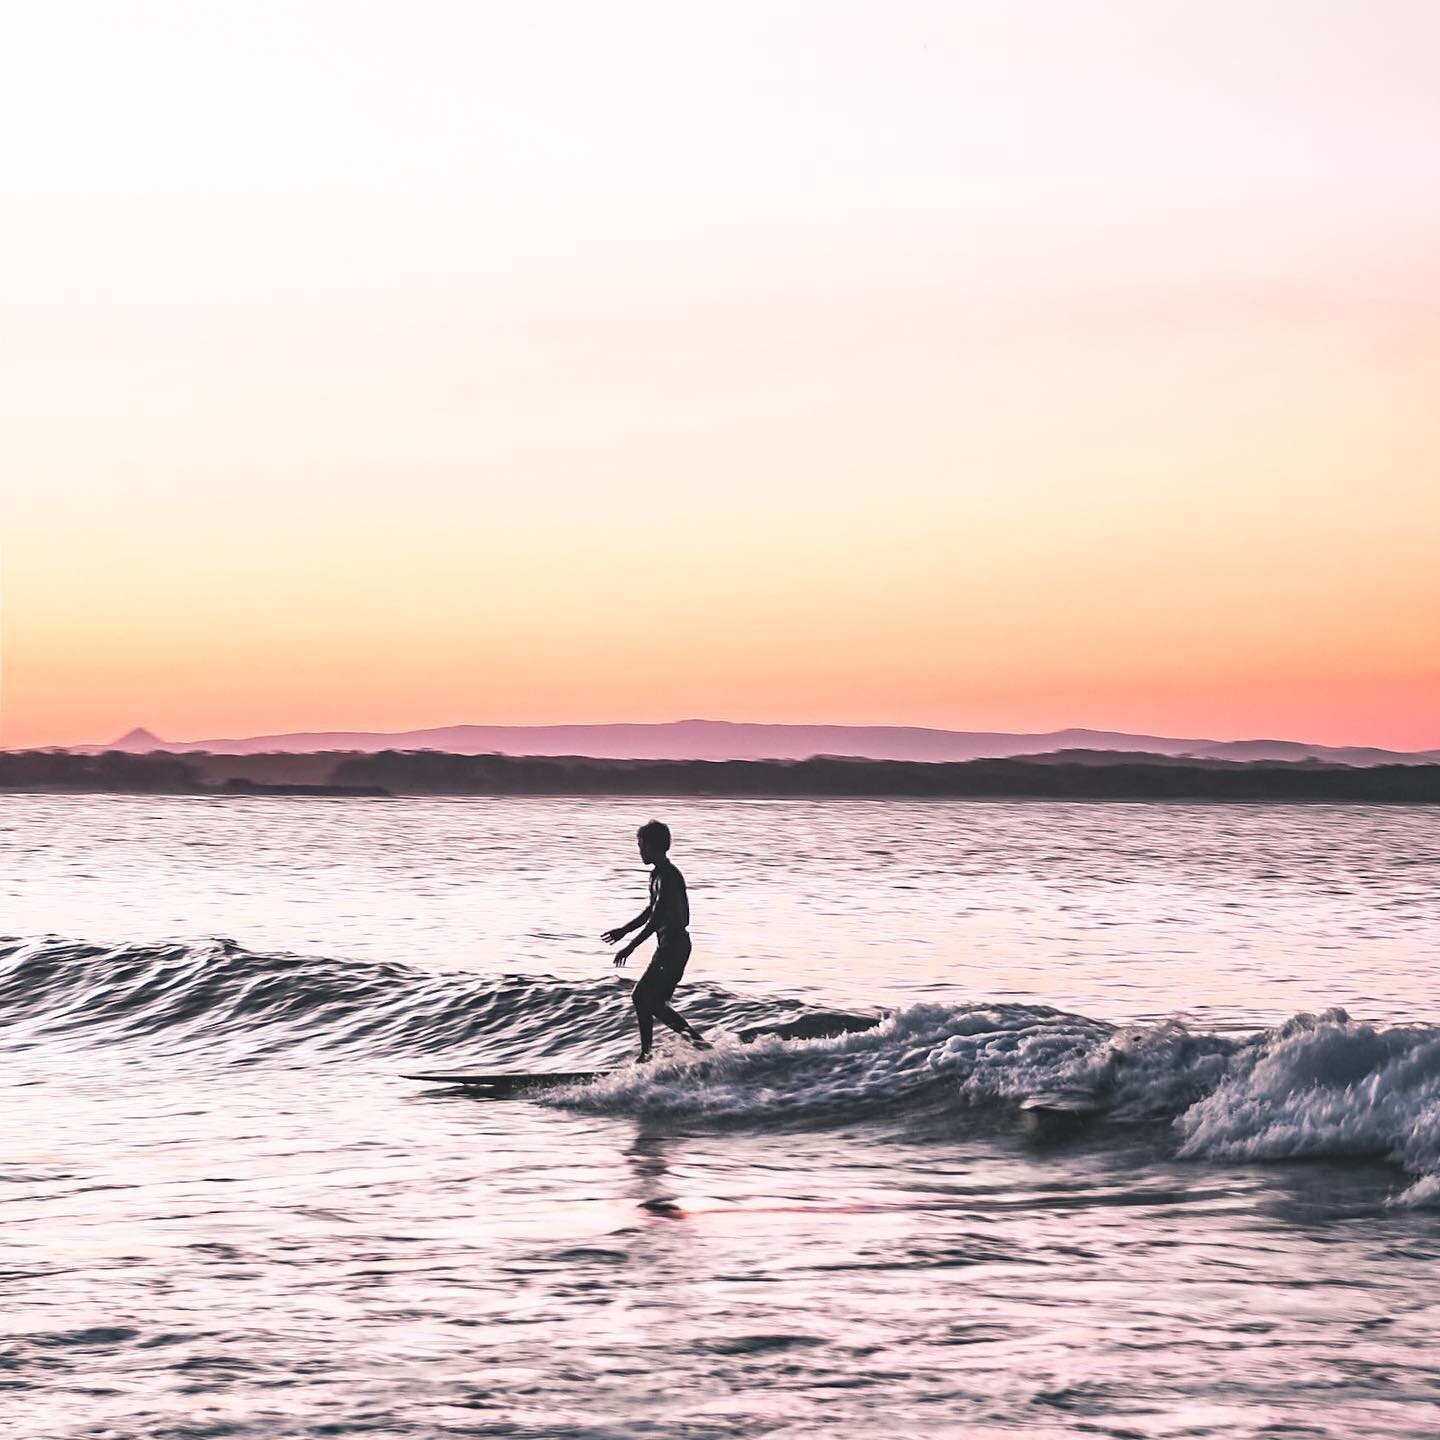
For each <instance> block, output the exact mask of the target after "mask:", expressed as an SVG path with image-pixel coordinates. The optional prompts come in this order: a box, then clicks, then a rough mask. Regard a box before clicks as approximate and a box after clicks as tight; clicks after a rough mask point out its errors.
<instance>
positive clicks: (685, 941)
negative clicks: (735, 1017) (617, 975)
mask: <svg viewBox="0 0 1440 1440" xmlns="http://www.w3.org/2000/svg"><path fill="white" fill-rule="evenodd" d="M689 959H690V937H689V936H688V935H683V936H681V937H680V938H679V939H678V940H675V941H673V942H671V943H670V944H669V945H664V946H661V947H659V948H658V949H657V950H656V951H655V959H654V960H653V961H652V962H651V965H650V969H649V970H648V971H646V973H645V979H644V981H643V982H642V985H641V988H643V990H644V991H645V1000H646V1004H647V1006H648V1008H649V1010H650V1013H651V1014H652V1015H653V1016H654V1017H655V1018H656V1019H657V1020H659V1021H660V1023H661V1024H662V1025H667V1026H669V1028H670V1029H671V1030H673V1031H674V1032H675V1033H676V1034H677V1035H683V1036H684V1037H685V1038H686V1039H687V1040H688V1041H689V1042H690V1043H691V1044H692V1045H693V1046H695V1048H696V1049H697V1050H708V1049H709V1048H710V1046H709V1045H708V1044H707V1043H706V1041H705V1040H704V1039H703V1038H702V1036H701V1034H700V1032H699V1031H698V1030H697V1029H696V1028H695V1027H694V1026H693V1025H692V1024H691V1023H690V1022H689V1021H688V1020H687V1019H686V1018H685V1017H684V1016H683V1015H681V1014H680V1013H679V1012H678V1011H676V1010H673V1009H671V1007H670V997H671V996H672V995H673V994H674V993H675V987H676V986H677V985H679V983H680V981H681V980H682V979H683V978H684V976H685V965H686V963H687V962H688V961H689Z"/></svg>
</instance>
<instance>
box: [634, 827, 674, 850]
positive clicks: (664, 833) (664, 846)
mask: <svg viewBox="0 0 1440 1440" xmlns="http://www.w3.org/2000/svg"><path fill="white" fill-rule="evenodd" d="M635 838H636V839H637V840H639V841H640V842H641V844H644V842H645V841H647V840H653V841H654V842H655V844H656V845H658V846H659V847H660V848H661V850H668V849H669V848H670V827H669V826H668V825H667V824H666V823H665V822H664V821H663V820H647V821H646V822H645V823H644V824H643V825H642V826H641V827H640V828H639V829H638V830H637V831H636V832H635Z"/></svg>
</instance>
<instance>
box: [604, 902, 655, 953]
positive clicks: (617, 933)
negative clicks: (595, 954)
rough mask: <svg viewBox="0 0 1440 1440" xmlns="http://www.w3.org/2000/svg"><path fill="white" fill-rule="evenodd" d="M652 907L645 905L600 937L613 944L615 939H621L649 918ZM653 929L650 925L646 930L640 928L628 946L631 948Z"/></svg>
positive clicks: (608, 943)
mask: <svg viewBox="0 0 1440 1440" xmlns="http://www.w3.org/2000/svg"><path fill="white" fill-rule="evenodd" d="M654 908H655V907H654V906H653V905H647V906H646V907H645V908H644V909H643V910H642V911H641V912H640V913H639V914H638V915H637V916H636V917H635V918H634V919H633V920H630V921H627V922H626V923H625V924H624V925H617V926H616V927H615V928H614V929H613V930H607V931H606V932H605V933H604V934H603V935H602V936H601V937H600V938H601V939H602V940H603V941H604V942H605V943H606V944H607V945H613V944H614V943H615V942H616V941H617V940H621V939H623V938H624V937H625V936H626V935H628V934H629V933H630V932H631V931H632V930H634V929H635V928H636V927H637V926H639V925H644V924H645V922H646V921H647V920H649V919H650V915H651V911H653V910H654ZM654 929H655V927H654V926H653V925H652V926H650V928H649V929H648V930H642V931H641V933H640V934H639V935H637V936H636V937H635V939H634V940H633V941H632V942H631V944H630V947H629V948H630V949H631V950H633V949H634V948H635V946H636V945H638V944H639V943H640V942H641V941H642V940H643V939H644V938H645V937H646V936H647V935H649V934H651V933H653V931H654Z"/></svg>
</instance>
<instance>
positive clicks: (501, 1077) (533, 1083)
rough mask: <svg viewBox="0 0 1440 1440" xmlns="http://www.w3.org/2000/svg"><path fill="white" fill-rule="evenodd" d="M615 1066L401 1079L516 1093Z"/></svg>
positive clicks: (574, 1081) (591, 1076)
mask: <svg viewBox="0 0 1440 1440" xmlns="http://www.w3.org/2000/svg"><path fill="white" fill-rule="evenodd" d="M614 1073H615V1072H614V1070H532V1071H515V1070H491V1071H487V1072H485V1073H483V1074H464V1075H449V1074H445V1075H433V1074H426V1075H402V1076H401V1077H400V1078H401V1079H402V1080H422V1081H424V1082H425V1083H426V1084H427V1085H460V1086H463V1087H464V1088H465V1089H467V1090H476V1091H482V1092H484V1093H485V1094H487V1095H493V1096H501V1095H515V1094H518V1093H520V1092H522V1091H526V1090H544V1089H548V1088H553V1087H555V1086H557V1085H581V1084H584V1083H585V1081H587V1080H598V1079H599V1078H600V1077H601V1076H602V1075H613V1074H614Z"/></svg>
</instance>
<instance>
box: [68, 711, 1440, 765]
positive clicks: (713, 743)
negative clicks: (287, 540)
mask: <svg viewBox="0 0 1440 1440" xmlns="http://www.w3.org/2000/svg"><path fill="white" fill-rule="evenodd" d="M73 748H74V749H75V751H76V753H84V754H98V753H100V752H101V751H104V750H121V751H124V752H126V753H127V754H148V753H151V752H154V751H166V752H168V753H170V754H180V755H183V754H191V753H195V752H201V751H203V752H206V753H208V754H212V755H261V754H271V753H275V752H283V753H286V754H313V753H316V752H319V751H336V750H347V751H357V752H361V753H373V752H376V751H380V750H441V751H445V752H446V753H448V754H453V755H588V756H592V757H593V758H595V759H598V760H805V759H809V758H810V757H811V756H815V755H844V756H852V757H855V758H858V759H866V760H925V761H957V760H983V759H1006V758H1009V757H1011V756H1017V755H1034V754H1044V753H1048V752H1054V751H1058V750H1072V749H1085V750H1123V751H1129V752H1144V753H1148V754H1152V755H1169V756H1192V757H1194V758H1196V759H1224V760H1306V759H1310V758H1314V759H1317V760H1327V761H1333V762H1336V763H1338V764H1342V765H1387V764H1390V765H1393V764H1411V765H1416V764H1433V763H1434V762H1436V761H1440V750H1434V751H1428V752H1423V753H1416V754H1408V753H1403V752H1400V751H1393V750H1380V749H1375V748H1373V747H1368V746H1353V745H1347V746H1333V745H1311V744H1306V743H1303V742H1300V741H1295V740H1194V739H1191V740H1187V739H1177V738H1174V737H1171V736H1163V735H1127V734H1124V733H1123V732H1120V731H1111V730H1084V729H1069V730H1055V731H1052V732H1050V733H1048V734H1036V735H1030V734H1012V733H1009V732H1005V731H984V730H931V729H925V728H923V727H918V726H912V725H760V724H751V723H747V722H739V721H731V720H678V721H673V722H669V723H666V724H637V725H446V726H440V727H438V728H436V729H430V730H406V731H401V732H398V733H396V734H376V733H372V732H368V731H350V730H335V731H314V732H303V733H297V734H290V735H256V736H250V737H248V738H244V739H228V740H226V739H219V740H188V741H169V740H162V739H160V738H159V737H158V736H156V735H154V734H153V733H151V732H150V731H148V730H132V731H131V732H130V733H129V734H128V735H125V736H122V737H121V738H120V739H119V740H117V741H115V742H114V743H113V744H112V745H108V746H107V745H91V746H76V747H73Z"/></svg>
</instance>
